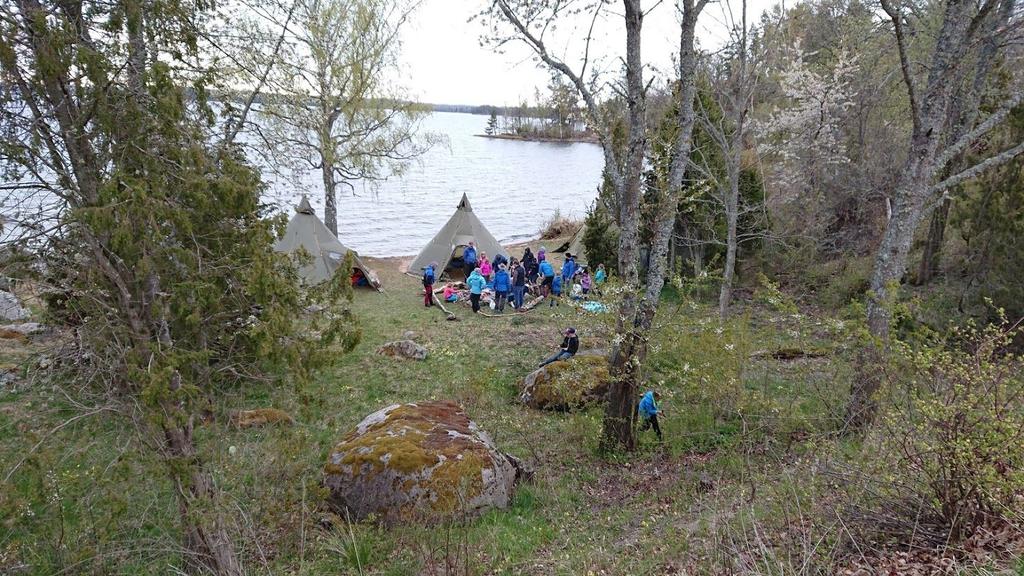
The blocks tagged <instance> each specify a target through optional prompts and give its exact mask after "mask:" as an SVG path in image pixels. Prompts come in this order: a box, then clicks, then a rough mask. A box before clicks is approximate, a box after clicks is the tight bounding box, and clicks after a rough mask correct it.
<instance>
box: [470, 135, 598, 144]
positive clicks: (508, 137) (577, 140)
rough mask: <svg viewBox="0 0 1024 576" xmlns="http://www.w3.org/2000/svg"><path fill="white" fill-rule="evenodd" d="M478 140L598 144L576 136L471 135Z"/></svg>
mask: <svg viewBox="0 0 1024 576" xmlns="http://www.w3.org/2000/svg"><path fill="white" fill-rule="evenodd" d="M473 136H476V137H478V138H492V139H495V140H519V141H521V142H550V143H557V144H563V143H564V144H600V141H598V139H597V137H596V136H576V137H573V138H546V137H544V136H520V135H518V134H473Z"/></svg>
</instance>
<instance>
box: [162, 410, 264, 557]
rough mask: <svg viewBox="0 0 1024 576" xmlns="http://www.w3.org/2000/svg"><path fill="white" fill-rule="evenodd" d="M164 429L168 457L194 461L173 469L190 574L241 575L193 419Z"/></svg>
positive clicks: (166, 426)
mask: <svg viewBox="0 0 1024 576" xmlns="http://www.w3.org/2000/svg"><path fill="white" fill-rule="evenodd" d="M167 408H168V409H169V410H170V414H174V413H175V412H180V410H176V409H175V408H174V407H173V406H167ZM177 416H184V415H181V414H178V415H177ZM163 432H164V438H165V441H166V444H165V446H166V452H167V457H168V460H169V461H170V462H190V463H191V465H190V466H188V467H187V468H186V469H184V470H175V471H172V476H173V479H174V489H175V492H176V493H177V494H178V512H179V515H180V516H181V527H182V531H183V532H184V547H185V550H186V551H187V553H186V554H185V558H184V560H185V567H186V570H187V571H188V573H189V574H204V573H209V572H213V573H214V574H217V575H218V576H241V575H242V574H243V573H244V572H243V570H242V566H241V565H240V564H239V563H238V558H237V557H236V554H235V545H234V542H232V540H231V536H230V535H229V534H228V531H227V529H226V527H225V526H224V519H223V517H222V516H221V515H220V514H219V513H218V512H217V511H216V507H217V501H216V500H217V490H216V487H215V486H214V484H213V478H212V477H211V476H210V473H209V472H207V471H206V469H205V467H204V466H203V463H202V461H201V460H200V459H199V456H198V454H196V448H195V443H194V442H193V440H192V420H191V419H190V418H187V419H186V420H185V421H184V423H182V424H180V425H164V427H163Z"/></svg>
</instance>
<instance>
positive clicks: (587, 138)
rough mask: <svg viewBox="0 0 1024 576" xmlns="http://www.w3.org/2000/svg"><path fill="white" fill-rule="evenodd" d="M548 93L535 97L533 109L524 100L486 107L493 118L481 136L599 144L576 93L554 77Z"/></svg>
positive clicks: (549, 84) (559, 78) (536, 94)
mask: <svg viewBox="0 0 1024 576" xmlns="http://www.w3.org/2000/svg"><path fill="white" fill-rule="evenodd" d="M547 89H548V93H547V95H546V96H545V95H542V94H541V92H540V90H539V89H538V90H537V91H536V92H535V93H534V101H535V105H533V106H531V105H529V104H528V103H527V102H526V101H525V100H524V101H523V102H521V103H520V104H519V105H518V106H503V107H499V106H488V107H485V110H486V109H489V110H488V111H487V112H486V113H489V114H490V117H489V118H488V119H487V126H486V127H485V128H484V133H483V134H477V136H480V137H483V138H498V139H502V140H528V141H531V142H589V143H592V144H597V143H598V138H597V133H595V132H594V131H593V130H592V129H590V127H589V126H587V123H586V121H585V118H584V116H583V110H582V108H581V107H580V103H579V97H578V96H577V94H576V91H575V89H574V88H573V87H572V86H570V85H569V84H568V83H567V82H565V81H564V80H563V79H562V78H561V77H559V76H554V77H552V79H551V81H550V82H549V83H548V87H547ZM482 111H483V110H482Z"/></svg>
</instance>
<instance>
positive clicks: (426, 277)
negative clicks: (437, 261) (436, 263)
mask: <svg viewBox="0 0 1024 576" xmlns="http://www.w3.org/2000/svg"><path fill="white" fill-rule="evenodd" d="M433 284H434V269H433V268H427V269H426V270H424V271H423V287H424V288H425V287H427V286H432V285H433Z"/></svg>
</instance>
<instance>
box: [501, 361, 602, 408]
mask: <svg viewBox="0 0 1024 576" xmlns="http://www.w3.org/2000/svg"><path fill="white" fill-rule="evenodd" d="M609 381H610V378H609V375H608V358H607V356H606V354H605V352H603V351H588V352H581V353H579V354H577V355H576V356H574V357H572V358H571V359H569V360H566V361H561V362H553V363H551V364H548V365H547V366H544V367H542V368H538V369H536V370H534V371H533V372H530V373H529V374H528V375H527V376H526V378H524V379H523V383H522V385H521V392H520V394H519V401H520V402H522V403H523V404H526V405H527V406H529V407H531V408H537V409H540V410H572V409H575V408H582V407H584V406H586V405H588V404H590V403H592V402H600V401H602V400H604V397H605V394H606V393H607V392H608V384H609Z"/></svg>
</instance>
